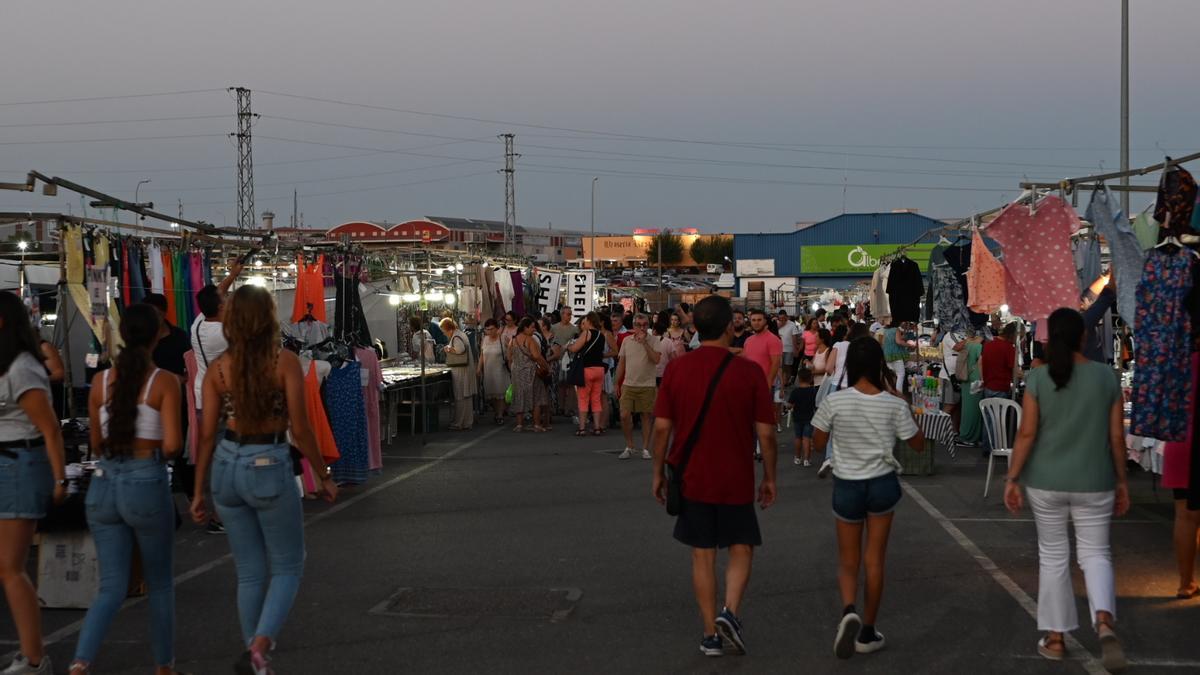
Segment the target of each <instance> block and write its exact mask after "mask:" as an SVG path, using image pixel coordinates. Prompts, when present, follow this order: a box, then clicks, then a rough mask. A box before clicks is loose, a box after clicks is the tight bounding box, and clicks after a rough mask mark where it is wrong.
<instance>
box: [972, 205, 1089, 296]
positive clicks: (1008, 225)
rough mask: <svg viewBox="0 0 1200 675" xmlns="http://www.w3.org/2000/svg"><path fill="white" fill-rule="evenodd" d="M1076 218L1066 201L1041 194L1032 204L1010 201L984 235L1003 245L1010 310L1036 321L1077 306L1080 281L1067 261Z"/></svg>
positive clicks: (1068, 260) (1075, 227)
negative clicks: (1060, 309) (1037, 200)
mask: <svg viewBox="0 0 1200 675" xmlns="http://www.w3.org/2000/svg"><path fill="white" fill-rule="evenodd" d="M1078 229H1079V217H1078V216H1077V215H1076V214H1075V210H1074V209H1072V208H1071V205H1070V204H1068V203H1067V202H1065V201H1063V200H1062V199H1059V198H1058V197H1056V196H1053V195H1051V196H1048V197H1044V198H1043V199H1042V200H1041V201H1039V202H1037V204H1036V205H1035V206H1033V207H1030V205H1028V204H1024V203H1017V204H1009V205H1008V206H1007V207H1005V208H1004V210H1003V211H1001V212H1000V215H999V216H997V217H996V219H995V220H993V221H992V223H991V224H990V225H988V228H987V233H988V236H989V237H991V238H992V239H995V240H996V241H997V242H999V243H1000V245H1001V246H1002V247H1004V270H1005V273H1006V274H1005V278H1004V283H1005V289H1006V294H1007V296H1008V307H1009V311H1010V312H1012V313H1013V314H1015V315H1017V316H1021V317H1024V318H1025V319H1028V320H1040V319H1045V318H1046V317H1048V316H1050V313H1051V312H1053V311H1054V310H1056V309H1058V308H1060V307H1076V306H1078V304H1079V281H1078V278H1077V277H1076V276H1075V274H1074V269H1075V265H1074V262H1073V261H1072V259H1071V248H1070V246H1071V233H1072V232H1074V231H1076V230H1078Z"/></svg>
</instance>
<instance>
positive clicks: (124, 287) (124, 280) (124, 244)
mask: <svg viewBox="0 0 1200 675" xmlns="http://www.w3.org/2000/svg"><path fill="white" fill-rule="evenodd" d="M120 244H121V304H123V305H124V306H125V307H128V306H130V305H132V304H133V301H132V299H131V296H130V293H129V291H130V290H131V287H130V282H129V241H128V240H121V242H120Z"/></svg>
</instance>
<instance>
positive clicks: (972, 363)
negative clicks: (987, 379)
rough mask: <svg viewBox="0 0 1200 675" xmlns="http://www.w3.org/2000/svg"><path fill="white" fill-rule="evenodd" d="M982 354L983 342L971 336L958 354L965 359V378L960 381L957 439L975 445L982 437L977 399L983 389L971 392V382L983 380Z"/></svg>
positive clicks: (979, 398) (981, 394)
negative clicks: (959, 415) (960, 398)
mask: <svg viewBox="0 0 1200 675" xmlns="http://www.w3.org/2000/svg"><path fill="white" fill-rule="evenodd" d="M982 354H983V342H982V341H981V340H980V339H979V338H977V337H974V336H972V337H971V338H970V339H969V340H968V341H967V344H966V347H965V349H964V352H963V354H962V355H960V356H959V358H960V359H966V364H967V372H966V375H967V377H966V379H964V380H963V381H962V419H961V421H960V422H959V423H958V440H959V443H962V444H964V445H971V446H977V445H979V441H980V440H981V439H982V438H983V415H982V414H981V413H980V412H979V401H980V400H981V399H982V398H983V389H980V390H979V391H978V392H976V393H972V392H971V383H972V382H980V381H982V380H983V374H982V373H981V372H980V370H979V358H980V356H981V355H982Z"/></svg>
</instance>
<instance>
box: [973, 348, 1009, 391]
mask: <svg viewBox="0 0 1200 675" xmlns="http://www.w3.org/2000/svg"><path fill="white" fill-rule="evenodd" d="M1016 360H1017V348H1016V347H1014V346H1013V345H1012V343H1010V342H1009V341H1008V340H1001V339H995V340H989V341H988V342H987V344H985V345H983V354H982V356H980V357H979V369H980V372H981V373H982V374H983V388H984V389H991V390H992V391H1008V390H1009V389H1012V380H1013V367H1014V366H1015V365H1016Z"/></svg>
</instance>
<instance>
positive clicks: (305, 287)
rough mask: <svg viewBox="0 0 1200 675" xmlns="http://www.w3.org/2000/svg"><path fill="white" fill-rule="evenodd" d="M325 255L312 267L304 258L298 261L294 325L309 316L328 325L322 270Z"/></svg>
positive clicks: (293, 302)
mask: <svg viewBox="0 0 1200 675" xmlns="http://www.w3.org/2000/svg"><path fill="white" fill-rule="evenodd" d="M324 268H325V255H324V254H321V255H319V256H317V260H316V262H315V263H313V264H312V265H306V264H305V263H304V256H300V257H298V258H297V259H296V292H295V293H294V295H293V299H292V323H297V322H298V321H300V320H301V319H303V318H304V317H305V315H307V314H310V313H311V314H312V317H313V318H314V319H316V320H317V321H321V322H325V323H328V319H327V318H326V314H325V282H324V280H323V278H322V273H323V272H322V270H324Z"/></svg>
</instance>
